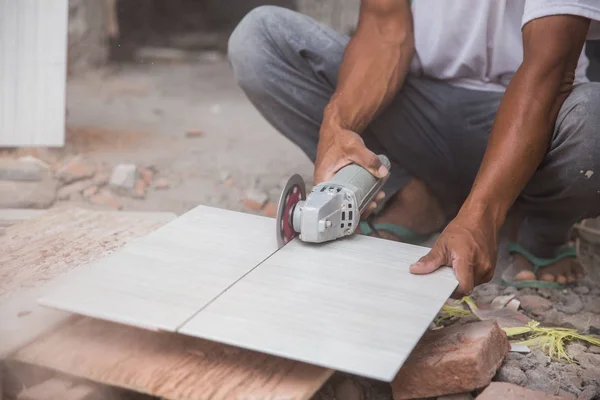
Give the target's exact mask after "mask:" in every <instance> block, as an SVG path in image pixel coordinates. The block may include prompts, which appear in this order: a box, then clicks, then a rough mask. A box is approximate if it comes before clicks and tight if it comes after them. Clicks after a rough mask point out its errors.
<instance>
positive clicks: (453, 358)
mask: <svg viewBox="0 0 600 400" xmlns="http://www.w3.org/2000/svg"><path fill="white" fill-rule="evenodd" d="M509 350H510V344H509V343H508V339H507V338H506V334H505V333H504V331H503V330H502V329H500V327H499V326H498V324H496V322H494V321H481V322H474V323H470V324H465V325H457V326H451V327H448V328H444V329H440V330H437V331H428V332H427V333H426V334H425V335H424V336H423V338H422V339H421V341H420V342H419V343H418V344H417V346H416V347H415V350H414V351H413V352H412V354H411V355H410V356H409V358H408V360H407V361H406V363H405V364H404V365H403V367H402V368H401V369H400V371H399V372H398V374H397V375H396V378H394V380H393V381H392V391H393V394H394V399H395V400H402V399H414V398H427V397H435V396H443V395H449V394H456V393H466V392H471V391H473V390H476V389H480V388H483V387H485V386H487V385H488V384H489V383H490V382H491V380H492V378H493V376H494V375H495V374H496V371H497V370H498V368H499V367H500V365H501V364H502V360H503V359H504V356H505V355H506V354H507V353H508V352H509Z"/></svg>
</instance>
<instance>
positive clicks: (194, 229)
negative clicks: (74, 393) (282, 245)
mask: <svg viewBox="0 0 600 400" xmlns="http://www.w3.org/2000/svg"><path fill="white" fill-rule="evenodd" d="M276 250H277V241H276V237H275V220H273V219H271V218H265V217H261V216H257V215H250V214H243V213H239V212H234V211H228V210H221V209H218V208H211V207H204V206H199V207H196V208H194V209H193V210H191V211H189V212H187V213H186V214H184V215H182V216H181V217H179V218H177V219H176V220H175V221H173V222H171V223H169V224H167V225H165V226H164V227H161V228H160V229H157V230H156V231H154V232H152V233H151V234H149V235H147V236H145V237H143V238H140V239H138V240H136V241H134V242H132V243H130V244H128V245H127V246H125V247H123V248H122V249H121V250H120V251H118V252H115V253H114V254H111V255H110V256H108V257H105V258H103V259H102V260H99V261H98V262H95V263H92V264H89V265H86V266H84V267H82V268H78V269H77V270H75V271H73V272H71V273H70V274H68V275H67V276H65V277H64V279H58V280H56V281H55V282H53V284H55V287H54V288H53V290H52V292H49V293H48V294H47V295H45V296H43V297H41V299H40V304H42V305H46V306H50V307H55V308H58V309H62V310H65V311H69V312H75V313H80V314H83V315H86V316H89V317H95V318H101V319H105V320H109V321H113V322H119V323H123V324H127V325H131V326H137V327H142V328H147V329H153V330H165V331H171V332H174V331H176V330H177V329H178V328H179V327H180V326H182V325H183V324H184V323H185V322H187V320H189V319H190V318H191V317H193V315H194V314H195V313H196V312H197V311H198V310H199V309H200V308H201V307H203V306H204V305H206V304H208V303H209V302H210V301H212V300H213V299H214V298H215V297H216V296H218V295H219V294H220V293H221V292H223V291H224V290H226V289H227V288H228V287H229V286H231V285H232V284H233V283H234V282H236V281H237V280H238V279H240V278H241V277H242V276H243V275H244V274H246V273H247V272H248V271H250V269H252V268H253V267H254V266H255V265H256V264H258V263H260V262H261V261H262V260H264V259H265V258H267V257H268V256H269V255H271V254H272V253H273V252H275V251H276Z"/></svg>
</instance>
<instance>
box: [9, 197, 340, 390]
mask: <svg viewBox="0 0 600 400" xmlns="http://www.w3.org/2000/svg"><path fill="white" fill-rule="evenodd" d="M172 218H174V215H173V214H170V213H124V212H99V211H89V210H82V209H72V208H71V209H57V210H51V211H48V212H47V213H45V214H44V215H42V216H41V217H38V218H36V219H34V220H31V221H27V222H23V223H20V224H17V225H14V226H12V227H10V228H8V229H7V231H8V234H7V235H6V236H4V237H0V249H1V250H2V252H0V255H2V256H3V257H5V258H2V260H1V261H2V262H0V276H3V277H7V279H8V278H10V281H8V280H7V282H3V283H5V285H4V286H2V288H3V291H2V292H0V321H2V324H0V350H2V349H3V350H4V351H5V356H6V353H7V352H8V351H9V350H10V346H11V345H12V350H10V351H15V352H13V354H12V355H11V358H12V359H14V360H16V361H22V362H28V363H32V364H34V365H38V366H44V367H48V368H51V369H54V370H58V371H62V372H64V373H67V374H70V375H75V376H80V377H82V378H86V379H89V380H93V381H95V382H99V383H104V384H111V385H114V386H117V387H122V388H131V389H135V390H138V391H140V392H144V393H150V394H154V395H157V396H163V397H164V398H167V399H173V400H175V399H177V400H181V399H206V398H212V399H228V398H237V399H297V400H301V399H308V398H310V397H311V396H312V394H313V393H314V392H315V391H316V390H318V389H319V387H320V386H321V385H322V383H323V382H324V381H325V380H326V379H327V378H328V377H329V376H331V374H332V373H333V371H331V370H327V369H324V368H319V367H313V366H308V365H306V364H301V363H297V362H293V361H289V360H284V359H281V358H277V357H272V356H265V355H263V354H257V353H253V352H249V351H244V350H237V349H234V348H230V347H228V346H224V345H220V344H216V343H211V342H207V341H203V340H200V339H196V338H190V337H184V336H181V335H174V334H166V333H156V332H150V331H144V330H140V329H136V328H131V327H127V326H124V325H118V324H113V323H109V322H103V321H99V320H93V319H89V318H81V317H73V316H71V315H70V314H68V313H63V312H59V311H55V310H51V309H48V308H43V307H37V306H36V304H35V302H34V299H35V298H36V295H35V293H36V291H37V290H43V288H44V285H43V284H44V283H45V282H47V280H48V279H51V278H52V277H56V276H59V275H60V274H62V273H64V272H66V271H68V270H70V269H72V268H74V267H77V266H79V265H81V264H82V263H85V262H88V261H93V260H94V259H98V258H101V257H103V256H104V255H105V254H106V253H110V252H111V251H114V250H115V249H117V248H119V247H121V246H122V245H123V244H125V242H127V241H130V240H132V239H134V238H136V237H139V236H142V235H144V234H146V233H149V232H150V231H152V230H154V229H156V228H157V227H158V226H161V225H163V224H164V223H165V222H167V221H169V220H171V219H172ZM23 310H30V311H31V310H33V311H32V312H31V313H30V314H28V315H26V316H22V317H17V316H16V314H17V313H19V312H21V311H23ZM32 318H33V319H32ZM7 321H8V322H10V321H13V323H14V324H12V326H13V327H15V328H20V329H15V330H12V331H11V330H10V329H8V328H9V327H10V326H11V324H10V323H9V324H5V322H7ZM28 321H33V322H28ZM36 321H37V322H36ZM40 335H41V337H40ZM27 343H28V344H27ZM7 345H8V346H7ZM17 347H20V350H18V351H16V350H17ZM0 353H1V351H0ZM203 354H207V355H208V356H206V357H204V358H202V356H203ZM0 358H2V356H1V355H0ZM230 395H231V396H230ZM211 396H212V397H211Z"/></svg>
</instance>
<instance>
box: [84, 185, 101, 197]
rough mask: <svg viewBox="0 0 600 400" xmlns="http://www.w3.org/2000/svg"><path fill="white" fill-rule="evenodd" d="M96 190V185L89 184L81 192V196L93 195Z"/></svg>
mask: <svg viewBox="0 0 600 400" xmlns="http://www.w3.org/2000/svg"><path fill="white" fill-rule="evenodd" d="M98 190H99V188H98V186H96V185H94V186H90V187H89V188H87V189H85V190H84V191H83V192H81V194H82V195H83V197H85V198H86V199H87V198H89V197H90V196H93V195H95V194H96V193H98Z"/></svg>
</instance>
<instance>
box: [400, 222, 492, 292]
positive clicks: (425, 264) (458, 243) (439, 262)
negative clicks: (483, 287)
mask: <svg viewBox="0 0 600 400" xmlns="http://www.w3.org/2000/svg"><path fill="white" fill-rule="evenodd" d="M497 255H498V245H497V230H496V228H495V226H494V224H493V223H492V222H487V221H482V220H481V219H479V218H472V217H469V216H467V217H463V216H461V215H460V213H459V215H458V216H457V217H456V218H455V219H454V220H453V221H452V222H451V223H450V224H449V225H448V226H447V227H446V229H444V231H443V232H442V234H441V235H440V237H439V238H438V239H437V241H436V242H435V245H434V246H433V248H432V249H431V250H430V251H429V253H428V254H427V255H426V256H424V257H423V258H421V259H420V260H419V261H418V262H417V263H415V264H413V265H411V267H410V272H412V273H413V274H429V273H431V272H433V271H435V270H437V269H438V268H440V267H443V266H450V267H452V268H453V269H454V273H455V275H456V279H458V288H457V290H456V291H455V293H454V295H453V297H460V296H465V295H469V294H471V292H472V291H473V287H474V286H476V285H479V284H481V283H485V282H489V281H490V280H491V279H492V277H493V276H494V268H495V266H496V257H497Z"/></svg>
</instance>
